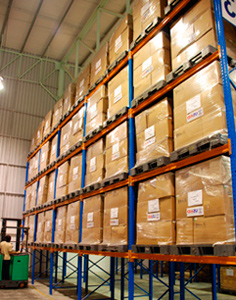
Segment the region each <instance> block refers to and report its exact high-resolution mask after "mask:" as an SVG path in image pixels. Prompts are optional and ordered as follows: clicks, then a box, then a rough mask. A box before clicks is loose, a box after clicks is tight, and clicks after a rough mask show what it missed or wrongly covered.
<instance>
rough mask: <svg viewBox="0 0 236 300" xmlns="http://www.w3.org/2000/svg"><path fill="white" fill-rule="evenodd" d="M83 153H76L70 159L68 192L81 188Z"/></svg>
mask: <svg viewBox="0 0 236 300" xmlns="http://www.w3.org/2000/svg"><path fill="white" fill-rule="evenodd" d="M81 171H82V154H79V155H76V156H74V157H72V158H71V160H70V169H69V185H68V193H71V192H74V191H76V190H79V189H80V188H81Z"/></svg>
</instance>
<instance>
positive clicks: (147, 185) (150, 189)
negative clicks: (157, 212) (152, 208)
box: [138, 172, 175, 202]
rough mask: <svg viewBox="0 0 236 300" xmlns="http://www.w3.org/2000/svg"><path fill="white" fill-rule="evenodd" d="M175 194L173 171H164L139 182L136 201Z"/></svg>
mask: <svg viewBox="0 0 236 300" xmlns="http://www.w3.org/2000/svg"><path fill="white" fill-rule="evenodd" d="M168 196H175V183H174V173H171V172H169V173H166V174H163V175H159V176H156V177H154V178H151V179H148V180H145V181H143V182H140V183H139V186H138V201H139V202H143V201H148V200H153V199H157V198H163V197H168Z"/></svg>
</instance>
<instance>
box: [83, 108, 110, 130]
mask: <svg viewBox="0 0 236 300" xmlns="http://www.w3.org/2000/svg"><path fill="white" fill-rule="evenodd" d="M106 119H107V114H106V113H100V114H98V115H96V116H95V117H94V118H93V119H92V120H91V121H90V122H89V123H86V135H87V134H89V133H90V132H91V131H93V130H94V129H96V128H98V127H99V126H103V122H104V121H106Z"/></svg>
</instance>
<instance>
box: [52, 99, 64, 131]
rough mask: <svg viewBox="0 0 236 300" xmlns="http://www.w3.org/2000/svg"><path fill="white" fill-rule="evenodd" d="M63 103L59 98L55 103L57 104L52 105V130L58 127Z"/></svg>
mask: <svg viewBox="0 0 236 300" xmlns="http://www.w3.org/2000/svg"><path fill="white" fill-rule="evenodd" d="M63 102H64V99H63V98H61V99H60V100H58V101H57V103H56V104H55V105H54V112H53V117H52V128H53V127H55V126H56V125H58V123H59V121H60V119H61V117H62V113H63Z"/></svg>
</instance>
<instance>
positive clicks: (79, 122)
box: [70, 106, 84, 148]
mask: <svg viewBox="0 0 236 300" xmlns="http://www.w3.org/2000/svg"><path fill="white" fill-rule="evenodd" d="M83 128H84V106H83V107H82V108H81V109H80V110H79V111H78V112H77V113H76V114H75V115H74V116H73V118H72V128H71V136H70V148H71V147H72V146H74V145H75V144H76V143H78V142H79V141H82V139H83Z"/></svg>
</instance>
